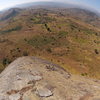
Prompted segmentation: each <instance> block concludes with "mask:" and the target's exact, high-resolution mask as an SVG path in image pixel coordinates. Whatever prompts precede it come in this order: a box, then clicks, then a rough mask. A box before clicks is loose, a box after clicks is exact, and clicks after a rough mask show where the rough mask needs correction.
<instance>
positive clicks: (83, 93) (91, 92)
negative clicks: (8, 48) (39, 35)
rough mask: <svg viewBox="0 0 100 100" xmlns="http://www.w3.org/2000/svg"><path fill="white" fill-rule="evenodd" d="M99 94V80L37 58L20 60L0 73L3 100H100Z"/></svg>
mask: <svg viewBox="0 0 100 100" xmlns="http://www.w3.org/2000/svg"><path fill="white" fill-rule="evenodd" d="M99 94H100V81H99V80H93V79H89V78H87V79H86V78H83V77H82V76H77V75H72V74H70V73H69V72H67V71H65V70H64V69H62V67H60V66H58V65H56V64H53V63H51V62H48V61H46V60H43V59H39V58H37V57H22V58H18V59H17V60H15V61H14V62H12V63H11V64H10V65H9V66H8V67H7V68H6V69H5V70H4V71H3V72H2V73H1V74H0V100H100V95H99Z"/></svg>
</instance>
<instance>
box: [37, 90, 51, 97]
mask: <svg viewBox="0 0 100 100" xmlns="http://www.w3.org/2000/svg"><path fill="white" fill-rule="evenodd" d="M36 93H37V94H38V95H39V96H40V97H50V96H52V95H53V93H52V92H51V91H50V90H49V89H46V88H39V89H37V91H36Z"/></svg>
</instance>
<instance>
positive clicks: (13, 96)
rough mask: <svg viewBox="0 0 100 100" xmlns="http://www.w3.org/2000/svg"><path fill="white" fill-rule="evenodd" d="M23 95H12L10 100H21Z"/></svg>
mask: <svg viewBox="0 0 100 100" xmlns="http://www.w3.org/2000/svg"><path fill="white" fill-rule="evenodd" d="M20 97H21V95H20V94H19V93H17V94H12V95H10V96H9V99H10V100H20Z"/></svg>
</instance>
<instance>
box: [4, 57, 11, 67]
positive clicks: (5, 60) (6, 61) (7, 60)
mask: <svg viewBox="0 0 100 100" xmlns="http://www.w3.org/2000/svg"><path fill="white" fill-rule="evenodd" d="M2 63H3V65H4V66H5V65H8V64H10V63H11V61H10V60H9V59H8V58H4V59H3V62H2Z"/></svg>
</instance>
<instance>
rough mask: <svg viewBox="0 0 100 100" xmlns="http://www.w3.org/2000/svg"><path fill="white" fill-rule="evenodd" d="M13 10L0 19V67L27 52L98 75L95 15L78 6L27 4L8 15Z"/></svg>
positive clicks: (99, 36)
mask: <svg viewBox="0 0 100 100" xmlns="http://www.w3.org/2000/svg"><path fill="white" fill-rule="evenodd" d="M13 11H15V10H11V12H10V13H9V11H8V13H7V12H6V14H7V15H5V14H4V15H5V16H2V19H5V20H1V21H0V70H1V71H2V70H3V69H4V68H5V66H7V65H8V64H9V63H11V62H12V61H13V60H15V59H16V58H17V57H20V56H28V55H29V56H37V57H40V58H44V59H48V60H50V61H52V62H54V63H56V64H59V65H60V66H62V67H63V68H64V69H66V70H68V71H69V72H71V73H73V74H78V75H81V76H83V77H84V76H87V77H92V78H98V79H100V29H99V28H100V17H99V16H97V15H96V14H95V13H93V12H91V11H87V10H83V9H78V8H46V7H44V8H43V7H42V8H41V9H40V8H30V9H23V10H20V11H19V10H17V11H16V12H17V13H16V14H14V16H12V15H13V14H12V13H13ZM8 15H9V17H7V16H8ZM94 25H95V26H94Z"/></svg>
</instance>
